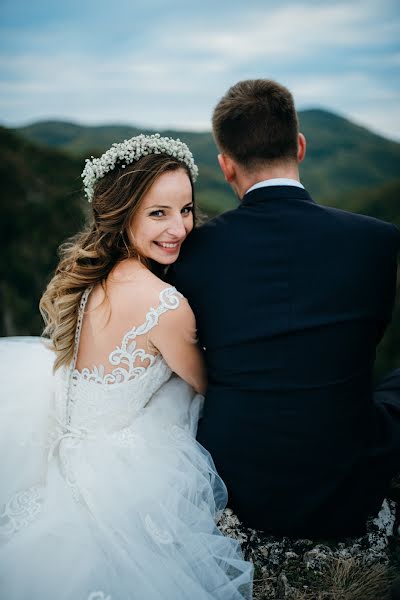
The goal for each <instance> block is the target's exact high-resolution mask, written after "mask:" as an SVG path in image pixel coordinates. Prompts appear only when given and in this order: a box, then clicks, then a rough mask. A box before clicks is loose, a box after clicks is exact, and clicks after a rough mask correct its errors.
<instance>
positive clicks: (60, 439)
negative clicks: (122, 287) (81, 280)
mask: <svg viewBox="0 0 400 600" xmlns="http://www.w3.org/2000/svg"><path fill="white" fill-rule="evenodd" d="M89 293H90V289H88V290H87V291H86V292H85V293H84V294H83V297H82V302H81V305H80V309H79V319H78V327H77V335H76V341H75V356H74V360H73V362H72V364H71V366H70V368H69V369H60V370H59V371H58V372H57V373H56V375H53V374H52V366H53V360H54V355H53V353H52V351H50V350H49V349H48V348H47V347H46V342H45V340H42V339H40V338H19V339H14V338H10V339H9V340H7V339H4V340H3V341H1V342H0V598H2V599H3V598H4V600H17V599H18V600H181V599H182V600H183V599H187V600H203V599H204V600H206V599H209V600H215V599H217V600H236V599H244V598H246V599H248V598H251V594H252V565H251V563H250V562H246V561H245V560H244V559H243V556H242V554H241V549H240V546H239V544H238V542H237V541H234V540H233V539H230V538H228V537H224V536H223V535H222V534H221V533H220V532H219V530H218V529H217V526H216V521H217V519H218V516H219V514H220V512H221V511H222V510H223V509H224V507H225V504H226V499H227V498H226V489H225V486H224V484H223V482H222V481H221V479H220V478H219V477H218V475H217V473H216V471H215V468H214V465H213V462H212V459H211V457H210V455H209V454H208V453H207V451H206V450H205V449H204V448H202V447H201V446H200V445H199V444H198V443H197V442H196V440H195V433H196V426H197V421H198V418H199V412H200V410H201V404H202V397H201V396H199V395H195V394H194V392H193V390H192V388H191V387H190V386H188V385H187V384H186V383H185V382H184V381H183V380H182V379H180V378H178V377H177V376H176V375H174V374H172V373H171V370H170V368H169V367H168V365H167V364H166V362H165V361H164V360H163V358H162V357H161V356H158V357H157V356H151V355H146V354H145V353H144V351H143V350H141V349H139V348H136V341H135V338H136V337H137V336H138V335H139V334H144V333H146V332H148V331H149V330H150V329H151V328H152V327H155V326H157V323H158V320H159V317H160V315H161V314H162V313H164V312H166V311H168V310H173V309H174V308H176V307H177V306H178V305H179V302H180V300H179V298H180V294H179V293H178V292H177V291H176V290H175V288H166V289H164V290H163V291H162V292H161V294H160V304H159V306H158V307H156V308H155V309H154V308H152V309H150V310H149V312H148V313H147V318H146V322H145V323H144V324H143V325H141V326H140V327H137V328H133V329H132V330H131V331H129V332H128V333H127V334H126V335H125V337H124V339H123V341H122V343H121V346H120V347H118V348H117V349H116V350H115V351H114V352H112V353H111V355H110V362H111V363H112V365H115V369H114V370H113V371H112V373H109V374H106V375H105V374H104V371H103V370H102V369H101V368H97V369H93V370H88V369H83V370H82V372H79V371H78V370H77V369H76V368H75V363H76V356H77V350H78V345H79V336H80V329H81V325H82V318H83V311H84V308H85V305H86V302H87V298H88V295H89ZM138 356H140V357H141V358H142V359H143V360H144V359H147V368H145V367H143V366H141V367H137V366H135V365H137V363H138Z"/></svg>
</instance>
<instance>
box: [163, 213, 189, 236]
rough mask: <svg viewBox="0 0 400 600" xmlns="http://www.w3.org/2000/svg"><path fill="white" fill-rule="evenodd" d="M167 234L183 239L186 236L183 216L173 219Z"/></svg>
mask: <svg viewBox="0 0 400 600" xmlns="http://www.w3.org/2000/svg"><path fill="white" fill-rule="evenodd" d="M167 233H168V234H169V235H170V236H172V237H174V238H182V237H185V236H186V227H185V223H184V221H183V216H182V215H181V214H179V215H176V216H175V217H173V218H172V219H171V221H170V222H169V223H168V227H167Z"/></svg>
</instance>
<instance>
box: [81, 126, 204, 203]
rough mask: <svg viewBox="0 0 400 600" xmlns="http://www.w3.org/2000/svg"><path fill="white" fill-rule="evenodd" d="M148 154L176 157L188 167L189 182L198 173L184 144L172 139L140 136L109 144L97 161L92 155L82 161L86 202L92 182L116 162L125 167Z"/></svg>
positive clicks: (156, 135)
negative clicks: (83, 164) (109, 146)
mask: <svg viewBox="0 0 400 600" xmlns="http://www.w3.org/2000/svg"><path fill="white" fill-rule="evenodd" d="M148 154H168V156H173V157H174V158H177V159H178V160H180V161H181V162H183V163H185V165H186V166H187V167H188V168H189V171H190V174H191V176H192V179H193V181H196V179H197V175H198V172H199V170H198V168H197V166H196V164H195V162H194V160H193V155H192V153H191V152H190V150H189V148H188V147H187V145H186V144H185V143H184V142H181V140H180V139H179V138H178V139H176V140H174V139H173V138H169V137H161V135H160V134H159V133H155V134H153V135H143V134H140V135H137V136H135V137H133V138H131V139H129V140H124V141H123V142H121V143H119V144H113V145H112V146H111V148H109V149H108V150H107V152H104V154H102V155H101V156H100V158H94V157H93V156H92V157H91V158H90V159H89V158H87V159H86V160H85V163H86V164H85V168H84V169H83V172H82V175H81V177H82V179H83V185H84V189H85V194H86V196H87V199H88V201H89V202H91V201H92V199H93V194H94V186H95V183H96V181H97V180H98V179H101V178H102V177H104V175H105V174H106V173H108V172H109V171H112V170H113V169H114V168H115V166H116V165H117V163H118V164H121V163H123V164H122V165H121V166H122V168H125V166H126V165H129V164H131V163H132V162H134V161H136V160H139V158H141V157H142V156H147V155H148Z"/></svg>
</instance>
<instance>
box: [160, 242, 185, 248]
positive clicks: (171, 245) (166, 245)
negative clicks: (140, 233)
mask: <svg viewBox="0 0 400 600" xmlns="http://www.w3.org/2000/svg"><path fill="white" fill-rule="evenodd" d="M154 243H155V244H157V246H160V247H161V248H165V249H166V250H174V249H175V248H177V247H178V246H179V244H180V242H174V243H168V242H154Z"/></svg>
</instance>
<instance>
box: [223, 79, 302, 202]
mask: <svg viewBox="0 0 400 600" xmlns="http://www.w3.org/2000/svg"><path fill="white" fill-rule="evenodd" d="M212 124H213V133H214V138H215V141H216V144H217V146H218V148H219V150H220V152H221V154H220V155H219V162H220V166H221V168H222V171H223V172H224V175H225V177H226V179H227V181H228V182H229V183H231V184H232V185H233V187H234V188H235V190H236V191H237V192H240V188H241V187H242V188H243V187H246V185H247V183H248V182H250V181H254V182H255V180H257V179H258V180H260V178H261V179H266V178H270V177H271V176H272V177H284V176H292V177H294V176H295V175H296V173H297V177H298V163H299V162H300V161H301V160H302V159H303V157H304V153H305V139H304V136H302V134H299V123H298V119H297V114H296V109H295V106H294V100H293V96H292V94H291V93H290V92H289V90H288V89H286V88H285V87H284V86H282V85H280V84H279V83H276V82H275V81H271V80H269V79H249V80H246V81H239V83H237V84H236V85H234V86H232V87H231V88H230V89H229V90H228V91H227V92H226V94H225V95H224V96H223V97H222V98H221V100H220V101H219V102H218V104H217V106H216V107H215V109H214V113H213V119H212ZM237 177H239V181H237ZM242 180H243V185H240V184H241V181H242ZM243 191H245V190H243ZM239 195H241V194H240V193H239Z"/></svg>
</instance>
